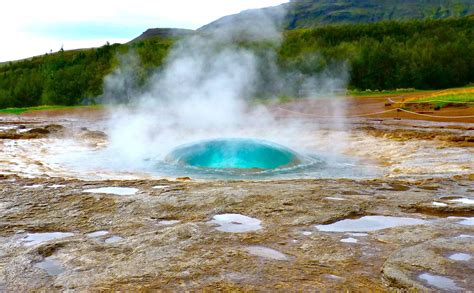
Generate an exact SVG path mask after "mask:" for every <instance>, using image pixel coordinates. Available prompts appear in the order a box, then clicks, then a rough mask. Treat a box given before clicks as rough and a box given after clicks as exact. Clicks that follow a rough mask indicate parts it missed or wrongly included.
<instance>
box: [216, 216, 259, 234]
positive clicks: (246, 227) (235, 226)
mask: <svg viewBox="0 0 474 293" xmlns="http://www.w3.org/2000/svg"><path fill="white" fill-rule="evenodd" d="M208 223H210V224H216V225H219V227H217V228H216V230H218V231H221V232H229V233H244V232H254V231H257V230H260V229H262V226H261V223H262V221H260V220H258V219H255V218H251V217H247V216H244V215H240V214H222V215H216V216H214V217H213V220H212V221H209V222H208Z"/></svg>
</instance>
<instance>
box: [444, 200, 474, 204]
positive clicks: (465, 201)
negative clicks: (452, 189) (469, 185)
mask: <svg viewBox="0 0 474 293" xmlns="http://www.w3.org/2000/svg"><path fill="white" fill-rule="evenodd" d="M449 202H454V203H460V204H468V205H472V204H474V200H473V199H469V198H457V199H451V200H450V201H449Z"/></svg>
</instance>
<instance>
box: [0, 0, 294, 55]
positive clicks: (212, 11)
mask: <svg viewBox="0 0 474 293" xmlns="http://www.w3.org/2000/svg"><path fill="white" fill-rule="evenodd" d="M284 2H287V1H282V0H226V1H215V0H201V1H194V0H174V1H168V0H158V1H147V0H135V1H132V2H131V1H125V0H101V1H97V0H83V1H80V2H74V3H71V2H68V1H63V0H45V1H34V0H16V1H8V2H7V3H8V4H2V5H1V6H0V7H1V10H2V17H1V18H0V34H1V35H2V50H0V62H1V61H7V60H13V59H20V58H26V57H30V56H33V55H39V54H44V53H45V52H48V51H49V50H50V49H52V50H53V51H55V50H58V49H59V48H60V47H61V45H62V44H64V46H65V49H74V48H83V47H90V46H98V45H101V44H104V43H105V42H106V41H109V42H111V43H113V42H117V41H128V40H130V39H132V38H134V37H136V36H137V34H139V33H140V32H141V31H145V30H146V29H147V28H150V27H179V28H192V29H195V28H198V27H200V26H202V25H205V24H207V23H209V22H211V21H213V20H215V19H217V18H219V17H222V16H225V15H228V14H233V13H238V12H239V11H241V10H244V9H250V8H258V7H265V6H271V5H277V4H280V3H284ZM75 46H76V47H75Z"/></svg>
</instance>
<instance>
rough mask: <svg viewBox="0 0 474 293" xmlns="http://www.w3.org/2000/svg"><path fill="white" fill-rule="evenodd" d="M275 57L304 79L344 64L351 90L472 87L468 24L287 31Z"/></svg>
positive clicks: (472, 33) (473, 50) (471, 27)
mask: <svg viewBox="0 0 474 293" xmlns="http://www.w3.org/2000/svg"><path fill="white" fill-rule="evenodd" d="M315 52H318V54H319V55H318V58H314V57H313V56H314V53H315ZM279 56H280V63H281V64H282V66H285V67H288V68H295V69H296V68H297V69H300V70H303V71H304V72H306V73H308V74H311V73H317V72H319V71H321V70H323V69H324V68H326V67H327V66H329V65H331V64H337V63H338V62H343V61H346V60H348V61H349V65H350V66H349V67H350V70H351V74H350V84H349V86H350V87H351V88H353V89H362V90H364V89H372V90H386V89H397V88H417V89H439V88H448V87H457V86H463V85H466V84H468V83H470V82H473V81H474V18H473V17H470V18H469V17H467V18H461V19H446V20H427V21H409V22H379V23H374V24H357V25H335V26H326V27H320V28H315V29H301V30H293V31H288V32H287V33H286V35H285V38H284V42H283V44H282V46H281V48H280V52H279Z"/></svg>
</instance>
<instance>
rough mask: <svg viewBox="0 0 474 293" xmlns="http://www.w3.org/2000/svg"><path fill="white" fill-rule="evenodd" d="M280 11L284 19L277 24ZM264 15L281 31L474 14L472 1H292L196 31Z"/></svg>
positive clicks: (244, 13) (248, 20)
mask: <svg viewBox="0 0 474 293" xmlns="http://www.w3.org/2000/svg"><path fill="white" fill-rule="evenodd" d="M282 11H286V13H285V16H284V17H283V18H282V19H281V20H279V19H278V18H279V17H280V15H282ZM262 13H263V14H264V15H266V16H268V17H272V18H273V19H274V21H275V22H280V23H281V28H283V29H296V28H308V27H315V26H321V25H325V24H337V23H363V22H376V21H382V20H409V19H441V18H447V17H453V16H466V15H470V14H474V1H473V0H397V1H393V0H293V1H291V2H290V3H287V4H282V5H280V6H275V7H269V8H264V9H254V10H246V11H243V12H241V13H239V14H235V15H230V16H225V17H223V18H220V19H218V20H216V21H214V22H212V23H210V24H208V25H205V26H203V27H201V28H200V29H199V30H201V31H206V30H209V29H215V28H218V27H223V26H228V25H235V24H239V25H240V24H241V23H251V20H252V19H254V18H255V17H256V16H259V15H261V14H262Z"/></svg>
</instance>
